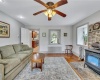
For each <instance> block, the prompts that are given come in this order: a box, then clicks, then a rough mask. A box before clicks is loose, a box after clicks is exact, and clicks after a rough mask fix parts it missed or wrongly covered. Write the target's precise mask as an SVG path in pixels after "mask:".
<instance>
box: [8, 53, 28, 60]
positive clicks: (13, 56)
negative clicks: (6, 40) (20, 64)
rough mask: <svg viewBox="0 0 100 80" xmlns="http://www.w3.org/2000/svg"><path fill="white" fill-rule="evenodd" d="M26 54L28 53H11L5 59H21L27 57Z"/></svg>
mask: <svg viewBox="0 0 100 80" xmlns="http://www.w3.org/2000/svg"><path fill="white" fill-rule="evenodd" d="M27 56H28V54H13V55H10V56H9V57H7V59H13V58H18V59H20V60H21V61H22V60H24V59H25V58H27Z"/></svg>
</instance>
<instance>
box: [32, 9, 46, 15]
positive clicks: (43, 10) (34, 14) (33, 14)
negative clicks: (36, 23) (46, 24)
mask: <svg viewBox="0 0 100 80" xmlns="http://www.w3.org/2000/svg"><path fill="white" fill-rule="evenodd" d="M45 11H47V10H41V11H39V12H36V13H34V14H33V15H34V16H35V15H38V14H40V13H42V12H45Z"/></svg>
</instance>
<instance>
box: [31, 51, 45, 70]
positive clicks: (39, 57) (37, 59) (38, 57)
mask: <svg viewBox="0 0 100 80" xmlns="http://www.w3.org/2000/svg"><path fill="white" fill-rule="evenodd" d="M44 57H45V55H44V54H43V53H37V54H34V53H32V57H31V70H33V68H34V67H33V63H36V68H37V64H38V63H39V64H40V69H41V71H42V64H43V63H44Z"/></svg>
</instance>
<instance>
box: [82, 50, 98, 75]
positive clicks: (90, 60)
mask: <svg viewBox="0 0 100 80" xmlns="http://www.w3.org/2000/svg"><path fill="white" fill-rule="evenodd" d="M85 65H87V66H88V67H89V68H91V69H92V70H94V71H95V72H97V73H98V74H100V50H94V49H86V50H85V64H84V67H85Z"/></svg>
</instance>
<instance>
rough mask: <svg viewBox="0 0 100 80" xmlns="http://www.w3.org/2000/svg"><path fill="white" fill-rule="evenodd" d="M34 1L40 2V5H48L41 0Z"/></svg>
mask: <svg viewBox="0 0 100 80" xmlns="http://www.w3.org/2000/svg"><path fill="white" fill-rule="evenodd" d="M34 1H36V2H38V3H40V4H41V5H43V6H45V7H46V8H48V7H49V6H48V5H47V4H45V3H44V2H43V1H41V0H34Z"/></svg>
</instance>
